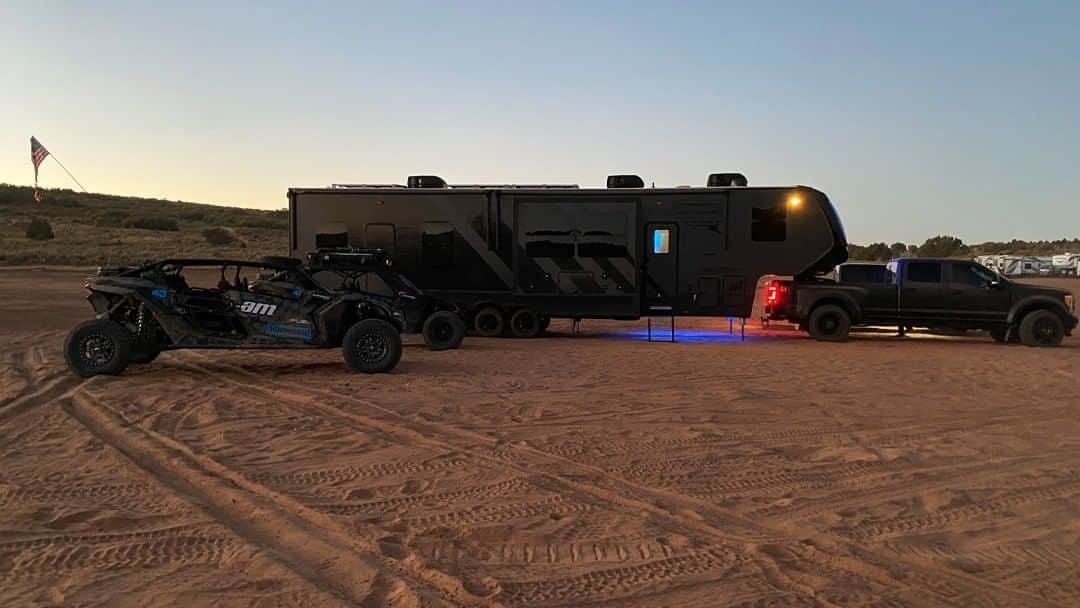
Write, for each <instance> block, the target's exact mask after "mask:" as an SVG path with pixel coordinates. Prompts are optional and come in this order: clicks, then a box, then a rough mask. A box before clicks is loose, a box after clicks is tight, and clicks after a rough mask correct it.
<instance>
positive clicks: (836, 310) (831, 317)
mask: <svg viewBox="0 0 1080 608" xmlns="http://www.w3.org/2000/svg"><path fill="white" fill-rule="evenodd" d="M808 326H809V327H808V329H809V331H810V336H811V337H812V338H814V339H815V340H822V341H825V342H843V341H844V340H847V337H848V332H849V331H851V316H850V315H849V314H848V313H847V311H846V310H844V309H843V308H840V307H839V306H836V305H835V304H824V305H822V306H818V307H817V308H815V309H814V312H812V313H810V322H809V323H808Z"/></svg>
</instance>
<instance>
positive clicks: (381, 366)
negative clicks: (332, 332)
mask: <svg viewBox="0 0 1080 608" xmlns="http://www.w3.org/2000/svg"><path fill="white" fill-rule="evenodd" d="M341 349H342V351H344V354H345V363H347V364H348V365H349V367H351V368H352V369H354V370H356V371H358V372H364V373H366V374H379V373H384V372H388V371H390V370H392V369H394V367H395V366H396V365H397V364H398V361H399V360H401V335H400V334H399V333H398V330H397V329H396V328H395V327H394V326H393V325H391V324H389V323H387V322H386V321H383V320H382V319H364V320H363V321H358V322H357V323H356V324H354V325H353V326H352V327H350V328H349V331H347V332H345V337H344V338H343V339H342V340H341Z"/></svg>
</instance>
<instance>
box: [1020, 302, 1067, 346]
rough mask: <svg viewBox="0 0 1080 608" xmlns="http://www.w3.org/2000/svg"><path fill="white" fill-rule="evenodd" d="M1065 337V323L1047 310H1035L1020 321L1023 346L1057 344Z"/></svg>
mask: <svg viewBox="0 0 1080 608" xmlns="http://www.w3.org/2000/svg"><path fill="white" fill-rule="evenodd" d="M1064 339H1065V324H1064V323H1062V322H1061V317H1059V316H1057V315H1056V314H1054V313H1053V312H1050V311H1049V310H1035V311H1032V312H1029V313H1028V314H1026V315H1024V319H1023V320H1022V321H1020V341H1021V342H1023V343H1024V345H1025V346H1059V345H1060V344H1061V341H1062V340H1064Z"/></svg>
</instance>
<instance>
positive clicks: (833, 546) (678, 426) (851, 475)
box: [0, 270, 1080, 607]
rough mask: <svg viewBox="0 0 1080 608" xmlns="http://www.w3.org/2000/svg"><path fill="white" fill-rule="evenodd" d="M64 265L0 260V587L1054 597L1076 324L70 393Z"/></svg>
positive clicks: (690, 337) (595, 350) (181, 380)
mask: <svg viewBox="0 0 1080 608" xmlns="http://www.w3.org/2000/svg"><path fill="white" fill-rule="evenodd" d="M79 276H80V275H79V273H66V272H59V271H54V272H43V271H39V272H32V271H11V270H6V271H2V272H0V289H4V290H5V291H4V293H6V294H13V295H12V297H10V298H8V297H5V299H4V300H3V302H2V303H0V312H3V313H5V314H4V320H2V321H0V332H2V333H0V338H2V341H0V379H2V381H0V463H2V466H0V522H2V523H0V605H4V606H31V605H79V606H125V605H130V606H146V605H153V606H210V605H213V606H334V605H360V606H401V607H412V606H590V605H591V606H624V607H631V606H633V607H646V606H648V607H652V606H702V607H705V606H710V607H711V606H1075V605H1078V604H1080V583H1078V582H1077V581H1080V450H1078V449H1077V448H1078V447H1080V422H1078V421H1080V398H1078V391H1077V386H1078V385H1077V379H1078V369H1080V341H1078V340H1077V339H1069V340H1067V341H1066V345H1065V346H1064V347H1062V348H1059V349H1030V348H1025V347H1021V346H1002V345H997V344H994V343H992V342H991V341H990V339H989V338H987V337H984V336H977V335H973V336H971V337H965V338H942V337H937V336H915V337H910V338H906V339H899V338H895V337H892V336H888V335H884V334H873V335H865V336H861V337H860V338H858V339H857V340H855V341H852V342H850V343H847V344H819V343H815V342H812V341H810V340H808V339H805V338H802V337H800V336H798V335H796V334H794V333H793V332H790V331H787V330H784V329H779V328H773V329H767V330H766V329H761V328H758V327H756V326H755V327H752V328H751V329H750V331H749V334H748V338H747V340H746V341H745V342H741V341H739V339H738V337H737V336H730V335H728V334H727V322H726V321H719V322H717V321H706V322H696V323H692V324H691V323H685V324H684V325H685V333H684V334H683V337H684V338H685V340H683V341H680V342H679V343H677V344H665V343H649V342H646V341H643V340H641V339H640V336H641V328H642V325H641V324H624V323H607V322H592V323H590V322H586V323H585V325H584V328H585V334H584V335H582V336H570V335H569V333H568V328H567V327H566V326H564V325H563V324H560V323H556V324H555V326H554V327H553V330H554V332H555V334H556V335H554V336H553V337H548V338H542V339H537V340H531V341H519V340H495V339H489V340H483V339H476V338H470V339H469V340H467V341H466V344H465V346H464V347H463V348H462V349H461V350H459V351H452V352H431V351H428V350H427V349H425V348H423V347H420V346H419V345H416V344H415V341H413V342H414V345H413V346H409V347H407V348H406V352H405V355H404V357H403V358H402V362H401V364H400V366H399V368H398V369H397V370H396V371H395V372H394V373H393V374H390V375H387V376H362V375H355V374H350V373H347V372H346V371H345V368H344V365H343V363H342V362H341V358H340V354H339V353H338V352H336V351H316V352H277V353H245V352H227V353H213V352H196V351H187V352H177V353H166V354H164V355H162V356H161V357H160V358H159V359H158V361H156V362H155V363H153V364H151V365H148V366H141V367H132V368H130V369H129V370H128V372H127V373H125V374H124V375H123V376H120V377H116V378H95V379H92V380H89V381H83V380H81V379H78V378H76V377H74V376H72V375H70V374H68V373H67V372H66V370H65V369H64V368H63V361H62V358H61V356H60V353H59V345H60V342H61V340H62V338H63V331H64V329H65V328H66V327H68V326H70V325H72V324H74V323H75V322H76V321H77V320H79V319H82V318H85V317H86V316H88V314H89V307H88V306H87V305H86V304H85V302H82V301H81V300H80V295H81V294H80V289H79V287H80V281H79ZM15 286H18V287H19V289H15V288H14V287H15ZM28 287H33V288H35V289H36V288H40V290H44V291H45V292H47V293H48V294H49V306H48V307H47V308H45V307H42V306H41V305H40V303H39V302H34V301H32V300H31V299H29V298H28V297H27V295H26V294H27V292H26V291H25V290H26V289H27V288H28ZM37 293H40V292H37Z"/></svg>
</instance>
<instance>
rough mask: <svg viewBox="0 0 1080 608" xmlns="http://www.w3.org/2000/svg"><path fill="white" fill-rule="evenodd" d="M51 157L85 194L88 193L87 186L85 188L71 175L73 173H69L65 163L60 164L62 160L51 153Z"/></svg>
mask: <svg viewBox="0 0 1080 608" xmlns="http://www.w3.org/2000/svg"><path fill="white" fill-rule="evenodd" d="M49 156H50V157H51V158H52V159H53V160H55V161H56V164H58V165H60V168H61V169H63V170H64V173H67V174H68V177H70V178H71V179H72V180H73V181H74V182H75V183H76V184H79V187H80V188H82V191H83V192H86V186H83V185H82V183H81V182H80V181H79V180H77V179H75V176H74V175H72V174H71V171H68V169H67V167H65V166H64V163H62V162H60V159H58V158H56V155H55V154H53V153H52V152H49Z"/></svg>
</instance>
